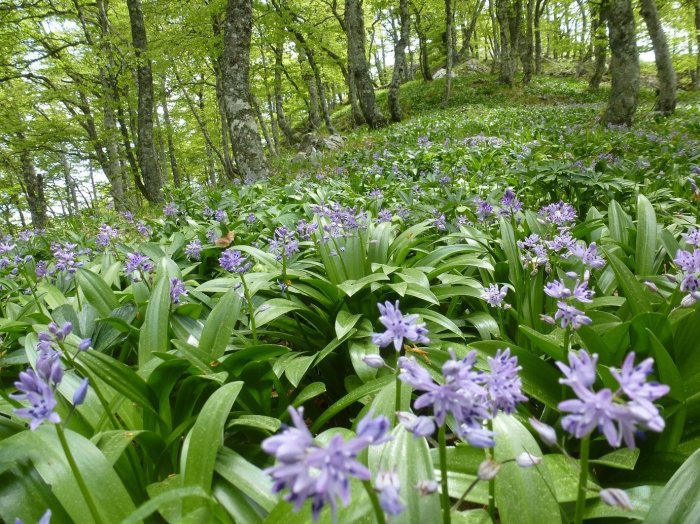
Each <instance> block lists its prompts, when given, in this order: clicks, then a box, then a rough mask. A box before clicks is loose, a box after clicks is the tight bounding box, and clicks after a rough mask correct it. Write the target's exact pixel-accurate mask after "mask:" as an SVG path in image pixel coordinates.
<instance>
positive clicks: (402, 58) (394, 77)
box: [389, 0, 411, 122]
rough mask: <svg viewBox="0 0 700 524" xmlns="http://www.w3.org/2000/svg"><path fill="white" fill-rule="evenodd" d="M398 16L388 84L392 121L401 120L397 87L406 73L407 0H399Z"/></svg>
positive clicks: (408, 17) (409, 27) (409, 19)
mask: <svg viewBox="0 0 700 524" xmlns="http://www.w3.org/2000/svg"><path fill="white" fill-rule="evenodd" d="M399 16H400V20H401V34H400V36H399V39H398V40H397V41H396V47H394V71H393V73H392V74H391V84H390V85H389V113H390V114H391V120H392V121H393V122H400V121H401V104H400V103H399V88H400V87H401V79H402V78H404V76H405V73H406V45H407V44H408V39H409V38H410V37H411V15H410V13H409V11H408V0H399Z"/></svg>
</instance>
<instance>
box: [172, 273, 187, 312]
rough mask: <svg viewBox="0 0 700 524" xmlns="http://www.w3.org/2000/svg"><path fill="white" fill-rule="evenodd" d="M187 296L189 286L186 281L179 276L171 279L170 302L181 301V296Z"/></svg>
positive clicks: (176, 302) (175, 303) (177, 302)
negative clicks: (186, 285) (186, 286)
mask: <svg viewBox="0 0 700 524" xmlns="http://www.w3.org/2000/svg"><path fill="white" fill-rule="evenodd" d="M182 296H187V288H185V283H184V282H183V281H182V280H180V279H179V278H177V277H172V278H171V279H170V302H172V303H173V304H174V305H177V304H179V303H180V297H182Z"/></svg>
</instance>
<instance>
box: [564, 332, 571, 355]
mask: <svg viewBox="0 0 700 524" xmlns="http://www.w3.org/2000/svg"><path fill="white" fill-rule="evenodd" d="M570 346H571V327H569V326H566V329H565V330H564V358H566V355H568V354H569V351H570V349H571V347H570Z"/></svg>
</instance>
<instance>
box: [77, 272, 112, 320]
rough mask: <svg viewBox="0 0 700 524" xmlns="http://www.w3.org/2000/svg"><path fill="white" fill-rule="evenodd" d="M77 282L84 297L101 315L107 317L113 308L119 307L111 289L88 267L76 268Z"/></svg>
mask: <svg viewBox="0 0 700 524" xmlns="http://www.w3.org/2000/svg"><path fill="white" fill-rule="evenodd" d="M78 284H79V285H80V289H81V290H82V291H83V295H85V299H86V300H87V301H88V302H89V303H90V304H91V305H92V306H93V307H94V308H95V309H96V310H97V311H98V312H99V313H100V315H102V316H103V317H108V316H109V314H110V313H111V311H112V310H113V309H117V308H118V307H119V302H118V301H117V297H116V296H114V293H113V292H112V289H111V288H110V287H109V286H108V285H107V284H106V283H105V281H104V280H102V278H100V276H99V275H97V274H95V273H93V272H92V271H90V270H89V269H84V268H80V269H78Z"/></svg>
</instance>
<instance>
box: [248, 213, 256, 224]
mask: <svg viewBox="0 0 700 524" xmlns="http://www.w3.org/2000/svg"><path fill="white" fill-rule="evenodd" d="M245 220H246V222H248V223H249V224H252V223H253V222H255V221H256V220H257V217H256V216H255V215H254V214H253V213H250V214H249V215H248V216H247V217H246V219H245Z"/></svg>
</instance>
